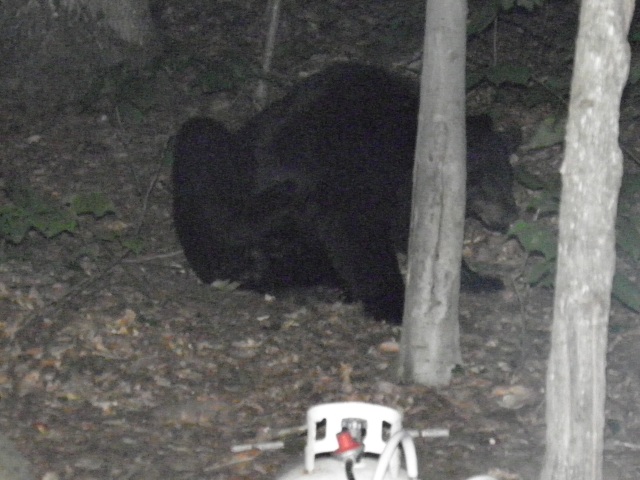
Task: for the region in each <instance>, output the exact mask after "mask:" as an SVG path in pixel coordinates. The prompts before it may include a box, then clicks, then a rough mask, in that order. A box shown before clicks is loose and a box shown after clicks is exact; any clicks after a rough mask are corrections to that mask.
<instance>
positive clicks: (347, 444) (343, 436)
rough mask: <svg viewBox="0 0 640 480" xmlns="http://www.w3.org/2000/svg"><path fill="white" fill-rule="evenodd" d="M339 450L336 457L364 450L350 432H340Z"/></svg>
mask: <svg viewBox="0 0 640 480" xmlns="http://www.w3.org/2000/svg"><path fill="white" fill-rule="evenodd" d="M337 437H338V450H336V451H335V452H333V453H334V454H335V455H344V454H347V453H350V452H352V451H354V450H362V444H361V443H358V442H357V441H355V440H354V438H353V437H352V436H351V434H350V433H349V432H348V431H344V432H340V433H339V434H338V435H337Z"/></svg>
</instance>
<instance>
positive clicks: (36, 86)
mask: <svg viewBox="0 0 640 480" xmlns="http://www.w3.org/2000/svg"><path fill="white" fill-rule="evenodd" d="M158 47H159V42H158V41H157V36H156V34H155V29H154V27H153V23H152V19H151V14H150V11H149V3H148V0H63V1H60V2H51V1H48V0H32V1H28V2H26V1H24V0H7V1H4V2H0V90H1V91H0V94H1V95H2V96H3V98H5V99H14V98H15V99H19V98H29V99H30V100H31V101H30V102H28V104H26V105H20V108H21V109H22V108H25V107H26V108H33V109H34V110H38V111H40V110H42V109H45V108H47V107H48V109H50V110H55V109H57V108H58V107H60V106H61V105H62V104H71V103H74V102H75V101H77V100H78V99H79V98H81V97H82V96H83V95H85V94H86V93H87V92H88V91H90V89H91V86H92V84H93V80H94V79H95V78H96V74H97V72H99V71H104V70H105V69H106V68H108V67H111V66H114V65H126V66H131V67H139V66H142V65H144V64H145V63H146V62H147V61H148V60H149V59H150V58H152V57H153V55H154V54H155V52H157V51H158Z"/></svg>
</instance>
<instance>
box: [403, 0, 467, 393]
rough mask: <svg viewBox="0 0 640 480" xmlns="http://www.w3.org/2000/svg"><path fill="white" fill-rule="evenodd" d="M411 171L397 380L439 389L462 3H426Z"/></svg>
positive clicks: (446, 319) (455, 190) (449, 271)
mask: <svg viewBox="0 0 640 480" xmlns="http://www.w3.org/2000/svg"><path fill="white" fill-rule="evenodd" d="M426 10H427V14H426V18H427V20H426V31H425V43H424V57H423V63H422V81H421V95H420V114H419V122H418V123H419V126H418V139H417V147H416V158H415V167H414V180H413V182H414V184H413V207H412V213H411V233H410V237H409V266H408V274H407V290H406V302H405V310H404V322H403V324H404V329H403V332H402V339H401V346H402V348H401V352H400V358H399V369H398V374H399V377H400V379H401V380H404V381H413V382H416V383H421V384H425V385H434V386H436V385H446V384H448V383H449V381H450V379H451V370H452V367H453V366H454V365H455V364H457V363H460V361H461V357H460V345H459V328H458V297H459V291H460V261H461V255H462V238H463V233H464V208H465V181H466V168H465V161H466V142H465V134H464V126H465V87H464V82H465V80H464V78H465V77H464V74H465V54H466V17H467V2H466V1H464V0H428V1H427V9H426Z"/></svg>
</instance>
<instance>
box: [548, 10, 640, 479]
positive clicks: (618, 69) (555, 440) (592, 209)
mask: <svg viewBox="0 0 640 480" xmlns="http://www.w3.org/2000/svg"><path fill="white" fill-rule="evenodd" d="M633 4H634V2H633V0H583V1H582V8H581V12H580V28H579V32H578V40H577V46H576V57H575V66H574V72H573V81H572V85H571V103H570V105H569V121H568V124H567V135H566V150H565V159H564V164H563V166H562V170H561V172H562V198H561V203H560V235H559V241H558V269H557V272H558V273H557V276H556V295H555V303H554V312H553V316H554V318H553V328H552V337H551V355H550V358H549V367H548V372H547V451H546V455H545V464H544V467H543V470H542V473H541V479H542V480H552V479H553V480H600V479H601V478H602V444H603V426H604V400H605V386H606V382H605V369H606V349H607V324H608V317H609V308H610V298H611V284H612V279H613V272H614V267H615V217H616V206H617V201H618V191H619V188H620V181H621V177H622V154H621V152H620V148H619V146H618V120H619V112H620V97H621V95H622V89H623V87H624V84H625V81H626V79H627V73H628V69H629V58H630V54H629V45H628V43H627V40H626V38H627V33H628V31H629V24H630V21H631V16H632V13H633Z"/></svg>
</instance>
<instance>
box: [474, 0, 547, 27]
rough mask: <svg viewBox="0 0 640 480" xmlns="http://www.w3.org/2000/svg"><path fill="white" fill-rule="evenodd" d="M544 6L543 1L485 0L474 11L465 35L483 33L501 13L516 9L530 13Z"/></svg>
mask: <svg viewBox="0 0 640 480" xmlns="http://www.w3.org/2000/svg"><path fill="white" fill-rule="evenodd" d="M542 5H544V0H487V1H483V2H482V4H481V6H480V8H477V9H474V10H473V11H472V13H471V15H469V20H468V22H467V35H473V34H475V33H479V32H482V31H484V30H485V29H486V28H487V27H488V26H489V25H491V24H492V23H493V21H494V20H495V19H496V17H497V16H498V14H499V13H500V12H501V11H509V10H513V9H514V8H516V7H520V8H525V9H527V10H529V11H532V10H533V9H534V8H538V7H541V6H542Z"/></svg>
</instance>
